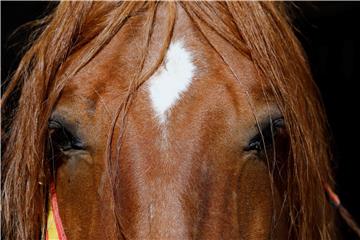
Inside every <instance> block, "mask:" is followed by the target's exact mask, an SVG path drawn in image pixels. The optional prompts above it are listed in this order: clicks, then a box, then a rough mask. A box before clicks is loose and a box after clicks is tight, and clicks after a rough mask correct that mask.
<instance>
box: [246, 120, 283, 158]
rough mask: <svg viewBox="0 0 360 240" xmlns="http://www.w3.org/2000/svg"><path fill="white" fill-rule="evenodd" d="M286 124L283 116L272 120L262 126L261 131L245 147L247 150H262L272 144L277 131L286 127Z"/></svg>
mask: <svg viewBox="0 0 360 240" xmlns="http://www.w3.org/2000/svg"><path fill="white" fill-rule="evenodd" d="M284 126H285V124H284V119H283V118H277V119H275V120H270V122H269V123H268V124H266V125H265V126H264V127H262V128H261V130H260V132H259V133H258V134H257V135H256V136H255V137H253V138H252V139H251V140H250V142H249V144H248V146H247V147H246V148H245V151H257V152H261V151H263V150H264V149H265V148H266V147H268V146H271V145H272V144H273V140H274V138H275V137H276V135H277V133H278V132H279V130H281V129H282V128H284Z"/></svg>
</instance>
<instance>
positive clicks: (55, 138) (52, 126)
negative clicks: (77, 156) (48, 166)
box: [48, 120, 85, 152]
mask: <svg viewBox="0 0 360 240" xmlns="http://www.w3.org/2000/svg"><path fill="white" fill-rule="evenodd" d="M48 127H49V132H50V140H51V143H52V145H53V146H54V147H56V148H58V149H59V150H61V151H63V152H65V151H69V150H83V149H84V148H85V146H84V144H83V143H82V142H81V140H80V139H79V138H78V137H76V136H75V135H74V134H72V133H71V132H70V131H69V130H68V129H66V128H65V127H64V126H63V125H62V124H61V123H60V122H58V121H53V120H50V121H49V125H48Z"/></svg>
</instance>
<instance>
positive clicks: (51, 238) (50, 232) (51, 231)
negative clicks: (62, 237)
mask: <svg viewBox="0 0 360 240" xmlns="http://www.w3.org/2000/svg"><path fill="white" fill-rule="evenodd" d="M46 239H47V240H59V235H58V232H57V229H56V224H55V218H54V214H53V211H52V207H51V204H50V209H49V215H48V220H47V229H46Z"/></svg>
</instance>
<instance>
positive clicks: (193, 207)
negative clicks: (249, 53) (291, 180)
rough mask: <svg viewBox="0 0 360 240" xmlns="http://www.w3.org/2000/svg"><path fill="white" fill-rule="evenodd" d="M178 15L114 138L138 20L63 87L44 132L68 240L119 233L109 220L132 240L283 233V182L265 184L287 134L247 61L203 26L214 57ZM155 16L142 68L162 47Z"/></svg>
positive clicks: (135, 55)
mask: <svg viewBox="0 0 360 240" xmlns="http://www.w3.org/2000/svg"><path fill="white" fill-rule="evenodd" d="M178 14H179V17H178V18H177V22H176V24H175V29H174V35H173V37H172V40H171V43H170V46H169V48H168V51H167V54H166V57H165V59H164V61H163V64H162V65H161V66H160V67H159V68H158V69H157V70H156V72H155V73H154V74H152V76H151V77H150V78H149V79H148V80H147V81H146V82H145V83H144V84H142V85H141V86H140V87H139V88H138V89H137V91H136V94H135V95H134V97H133V99H132V102H131V105H130V107H129V108H128V111H127V113H126V120H125V121H124V123H123V124H120V123H121V118H118V119H117V120H116V122H115V128H114V131H113V136H112V137H110V135H109V133H110V132H111V129H112V126H113V123H114V121H115V120H114V119H116V116H117V112H118V109H119V108H121V104H122V103H123V102H124V101H125V99H126V97H127V93H128V89H129V87H130V86H131V82H132V80H133V79H134V75H135V67H136V66H138V65H139V64H140V63H139V62H140V60H139V59H140V58H139V56H141V55H142V50H141V49H142V48H141V47H140V46H139V43H140V42H142V40H143V36H142V34H141V32H142V30H143V28H144V24H143V22H144V21H145V17H144V16H135V17H133V18H131V19H129V21H128V23H127V24H126V25H125V26H124V27H123V28H122V29H121V30H120V32H119V33H118V34H117V35H116V36H115V37H114V39H112V41H111V42H110V43H109V44H108V45H107V46H106V47H105V48H104V49H103V50H102V51H101V52H100V53H99V54H98V55H97V56H96V57H95V58H94V59H93V60H92V61H91V62H90V63H89V64H87V65H86V66H85V67H84V68H83V69H82V70H81V71H80V72H79V73H78V74H77V75H76V76H75V77H74V78H73V79H71V80H70V81H69V82H68V84H67V85H66V86H65V88H64V90H63V93H62V95H61V97H60V99H59V101H58V104H57V105H56V108H55V109H54V112H53V114H52V117H51V120H50V129H51V131H52V134H53V136H52V137H53V146H54V148H55V151H57V154H56V156H57V157H56V159H55V160H56V167H57V169H56V189H57V194H58V199H59V209H60V215H61V218H62V221H63V225H64V228H65V232H66V234H67V235H68V238H69V239H87V238H91V239H97V238H99V239H104V238H106V239H111V238H115V237H116V236H117V234H118V233H117V230H116V229H117V228H118V226H117V223H116V215H117V216H118V217H119V216H120V217H119V218H118V219H120V221H119V222H120V225H121V229H122V236H124V237H125V238H129V239H186V238H203V239H219V238H224V239H240V238H244V239H268V238H269V237H274V238H275V239H278V238H281V237H285V235H283V233H284V232H283V231H282V230H283V229H284V226H285V223H284V221H283V220H282V218H281V214H280V208H281V201H282V199H281V197H280V196H281V186H279V185H277V184H272V182H273V181H274V179H276V177H274V176H273V175H272V171H273V168H272V166H274V161H273V160H274V159H273V157H272V156H273V153H274V149H276V150H277V156H280V155H281V151H282V150H283V148H282V146H280V145H281V144H277V145H276V146H275V141H280V140H281V139H283V138H285V137H284V135H285V134H284V129H283V124H282V121H283V120H282V118H281V114H280V112H279V110H278V109H277V107H276V104H275V103H274V101H273V97H272V95H271V93H270V91H269V90H268V89H267V87H266V85H264V84H263V82H262V81H261V78H260V76H258V75H257V74H256V71H255V68H254V66H253V63H252V62H251V61H250V60H249V59H248V58H247V57H245V56H244V55H242V54H241V53H239V52H238V51H236V50H235V49H234V48H233V47H232V46H231V45H230V44H229V43H228V42H225V40H223V39H222V38H221V37H219V36H217V35H214V34H212V33H211V31H210V30H209V31H208V34H209V36H210V37H209V38H210V39H212V41H213V43H214V44H216V45H217V48H218V49H220V50H221V56H222V57H220V55H219V54H218V53H217V52H216V51H215V50H214V49H213V48H212V47H210V45H209V43H208V42H206V41H205V40H204V38H203V37H202V35H201V34H200V32H199V31H198V30H196V29H195V28H194V26H193V24H192V23H191V22H190V20H189V19H188V17H187V16H186V14H185V13H184V12H183V11H182V10H181V9H178ZM156 17H157V21H156V23H157V24H156V25H155V29H154V32H153V39H152V40H151V44H150V48H149V57H148V58H147V61H146V62H145V64H144V71H146V69H148V68H150V66H151V64H152V63H154V61H156V58H157V56H158V55H157V54H158V52H159V49H160V48H161V46H160V45H161V44H159V42H161V39H163V31H162V28H164V24H165V23H164V22H165V21H163V20H164V19H166V14H165V13H164V12H163V11H161V9H160V10H159V11H158V14H157V16H156ZM81 51H83V50H80V53H79V55H81ZM84 51H85V50H84ZM71 61H76V56H75V57H74V58H73V59H72V60H70V61H69V62H70V63H69V66H70V65H71ZM265 96H266V97H265ZM119 125H121V126H119ZM260 130H262V134H260V133H259V132H260ZM122 131H123V132H122ZM273 133H276V136H275V137H271V136H272V135H273ZM120 135H121V139H120V140H121V142H119V141H118V139H119V137H120ZM261 136H263V137H264V138H262V137H261ZM269 136H270V137H269ZM110 138H111V139H112V141H109V139H110ZM279 139H280V140H279ZM284 145H285V144H284ZM120 146H121V147H120ZM110 147H111V148H110ZM278 148H279V149H278ZM56 149H57V150H56ZM109 149H110V152H111V153H112V154H111V157H110V161H109V162H110V163H111V164H110V165H109V162H108V157H109V156H108V154H109ZM109 168H111V169H109ZM112 171H115V172H117V176H118V178H117V181H116V182H113V181H112V180H111V178H110V177H109V172H112ZM113 187H115V189H116V194H113V190H112V189H113Z"/></svg>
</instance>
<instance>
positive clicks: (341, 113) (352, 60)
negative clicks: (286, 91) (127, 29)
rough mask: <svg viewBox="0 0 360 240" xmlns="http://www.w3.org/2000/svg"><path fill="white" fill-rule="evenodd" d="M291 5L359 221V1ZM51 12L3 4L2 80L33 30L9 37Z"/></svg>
mask: <svg viewBox="0 0 360 240" xmlns="http://www.w3.org/2000/svg"><path fill="white" fill-rule="evenodd" d="M288 4H290V3H288ZM54 5H56V4H55V3H52V4H51V6H54ZM291 5H295V6H296V7H295V8H294V11H293V12H294V13H295V18H294V25H295V27H296V28H297V29H298V32H297V35H298V37H299V38H300V40H301V42H302V44H303V46H304V48H305V51H306V53H307V55H308V58H309V62H310V65H311V70H312V72H313V75H314V78H315V80H316V82H317V84H318V86H319V88H320V91H321V94H322V96H323V99H324V102H325V106H326V111H327V114H328V118H329V123H330V127H331V130H332V136H333V137H332V144H333V152H334V161H333V169H334V173H335V178H336V191H337V192H338V194H339V196H340V198H341V201H342V203H343V205H344V206H345V207H346V208H347V209H348V210H349V211H350V213H351V214H352V215H353V217H354V218H355V220H356V221H357V222H358V223H360V194H359V191H360V186H359V185H360V141H359V136H360V130H359V125H360V117H359V110H360V107H359V103H360V100H359V96H360V92H359V87H358V82H359V80H360V74H359V73H360V70H359V69H360V64H359V61H360V60H359V58H360V46H359V45H360V41H359V40H360V38H359V35H360V34H359V31H360V2H296V3H291ZM50 9H51V7H50ZM46 12H49V3H47V2H4V1H2V2H1V43H2V45H1V52H2V54H1V61H2V63H1V68H2V71H1V78H2V80H4V79H6V77H7V76H8V75H9V74H10V73H11V72H12V71H13V70H14V69H15V67H16V65H17V63H18V60H19V59H20V57H21V54H22V53H21V49H22V48H23V44H24V39H26V38H27V36H29V31H28V32H26V31H25V33H18V34H16V35H15V37H11V38H9V36H10V34H11V33H13V32H14V30H15V29H16V28H18V27H19V26H20V25H22V24H24V23H26V22H28V21H30V20H34V19H38V18H40V17H41V16H44V15H45V13H46ZM304 111H305V109H304ZM338 224H339V226H340V230H341V235H342V236H343V238H344V239H356V238H355V235H354V234H353V233H352V232H351V231H350V230H349V229H348V228H347V226H346V225H345V224H344V222H343V221H341V220H339V221H338Z"/></svg>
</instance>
